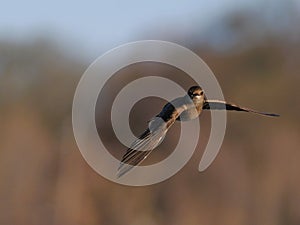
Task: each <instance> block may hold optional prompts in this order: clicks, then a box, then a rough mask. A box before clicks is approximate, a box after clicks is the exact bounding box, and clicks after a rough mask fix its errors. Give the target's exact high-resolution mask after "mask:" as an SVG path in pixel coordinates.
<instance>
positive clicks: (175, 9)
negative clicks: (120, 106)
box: [0, 0, 258, 55]
mask: <svg viewBox="0 0 300 225" xmlns="http://www.w3.org/2000/svg"><path fill="white" fill-rule="evenodd" d="M256 1H258V0H255V1H251V0H238V1H237V0H210V1H199V0H186V1H171V0H165V1H158V0H152V1H141V0H139V1H138V0H132V1H128V0H126V1H115V0H112V1H81V2H79V3H78V2H76V1H59V0H52V1H47V2H46V1H45V2H43V1H37V0H27V1H16V0H11V1H5V2H2V3H1V13H0V40H1V39H9V40H15V41H24V40H25V41H26V40H32V39H33V38H34V37H36V36H42V37H49V39H53V40H56V41H58V42H61V43H63V44H64V45H66V46H69V47H70V46H71V47H73V48H78V49H79V50H82V51H85V52H86V53H88V54H91V55H94V54H98V53H101V52H103V51H106V50H109V49H111V48H113V47H115V46H117V45H120V44H123V43H126V42H129V41H134V40H139V39H156V38H160V36H159V35H158V34H157V35H156V29H157V30H158V31H159V32H158V31H157V33H161V32H164V31H165V32H166V33H168V32H172V31H174V32H177V33H181V34H182V35H184V33H185V32H186V31H188V30H190V29H195V27H196V29H199V30H201V29H203V28H204V27H205V26H207V25H208V24H209V23H210V22H211V21H213V20H214V19H216V18H218V16H220V15H222V14H223V13H224V12H227V11H230V10H233V9H235V8H239V7H240V8H245V7H252V6H254V5H255V2H256ZM149 30H150V31H151V35H150V33H149V36H147V32H148V31H149Z"/></svg>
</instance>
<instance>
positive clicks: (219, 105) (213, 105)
mask: <svg viewBox="0 0 300 225" xmlns="http://www.w3.org/2000/svg"><path fill="white" fill-rule="evenodd" d="M203 109H210V110H214V109H216V110H224V109H225V110H233V111H243V112H251V113H256V114H260V115H264V116H279V115H278V114H275V113H266V112H258V111H256V110H253V109H248V108H244V107H240V106H237V105H234V104H230V103H227V102H224V101H219V100H207V101H206V102H205V103H204V105H203Z"/></svg>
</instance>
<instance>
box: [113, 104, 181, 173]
mask: <svg viewBox="0 0 300 225" xmlns="http://www.w3.org/2000/svg"><path fill="white" fill-rule="evenodd" d="M183 111H184V108H183V107H177V108H176V109H175V107H174V106H173V105H172V104H170V103H168V104H167V105H166V106H165V107H164V109H163V111H162V112H161V113H160V114H159V115H158V116H157V117H154V118H153V119H152V120H150V122H149V128H148V129H147V130H145V132H144V133H143V134H142V135H141V136H140V137H139V138H138V139H136V140H135V141H134V142H133V143H132V144H131V146H130V148H128V149H127V152H126V153H125V155H124V156H123V158H122V160H121V163H120V166H119V168H118V172H117V177H118V178H119V177H121V176H123V175H124V174H126V173H127V172H128V171H130V170H131V169H133V168H134V167H135V166H138V165H139V164H140V163H141V162H142V161H144V160H145V159H146V158H147V156H148V155H149V154H150V153H151V152H152V151H153V149H154V148H156V147H157V146H158V145H159V144H160V143H161V141H162V140H163V138H164V137H165V135H166V133H167V131H168V130H169V128H170V127H171V126H172V124H173V123H174V122H175V121H176V118H177V117H178V116H179V115H180V114H181V113H182V112H183Z"/></svg>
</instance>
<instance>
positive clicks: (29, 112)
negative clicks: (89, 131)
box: [0, 0, 300, 225]
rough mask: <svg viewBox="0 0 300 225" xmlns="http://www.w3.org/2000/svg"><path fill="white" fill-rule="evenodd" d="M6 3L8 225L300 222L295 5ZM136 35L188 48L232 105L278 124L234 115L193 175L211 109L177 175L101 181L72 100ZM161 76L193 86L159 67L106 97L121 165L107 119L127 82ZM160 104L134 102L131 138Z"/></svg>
mask: <svg viewBox="0 0 300 225" xmlns="http://www.w3.org/2000/svg"><path fill="white" fill-rule="evenodd" d="M1 8H2V10H1V14H0V124H1V129H0V224H3V225H4V224H5V225H22V224H24V225H27V224H32V225H35V224H36V225H39V224H44V225H47V224H49V225H61V224H64V225H68V224H69V225H76V224H78V225H81V224H88V225H93V224H101V225H102V224H103V225H126V224H128V225H129V224H130V225H140V224H143V225H152V224H153V225H154V224H173V225H179V224H205V225H207V224H222V225H226V224H228V225H235V224H246V225H252V224H264V225H279V224H284V225H287V224H289V225H298V224H300V177H299V171H300V163H299V162H300V151H299V146H300V139H299V137H300V126H299V125H300V124H299V113H300V104H299V103H300V102H299V94H298V92H299V81H300V76H299V65H300V26H299V21H300V1H299V0H286V1H281V0H262V1H261V0H254V1H251V0H239V1H236V0H221V1H217V0H212V1H196V0H195V1H193V0H191V1H180V2H174V1H169V0H167V1H157V0H154V1H148V2H141V1H137V0H133V1H122V2H117V1H85V2H81V3H76V2H74V1H63V2H61V1H57V0H54V1H51V2H41V1H34V0H29V1H23V2H20V1H6V2H3V3H2V4H1ZM142 39H160V40H166V41H173V42H175V43H178V44H180V45H183V46H185V47H187V48H190V49H191V50H193V51H194V52H195V53H197V54H198V55H199V56H200V57H201V58H202V59H204V60H205V62H206V63H207V64H208V65H209V66H210V68H211V69H212V70H213V72H214V73H215V75H216V77H217V79H218V80H219V83H220V85H221V87H222V88H223V93H224V96H225V99H227V100H229V101H230V102H235V103H237V104H240V105H243V106H247V107H252V108H255V109H258V110H261V111H271V112H276V113H279V114H281V117H280V118H275V119H274V118H267V117H261V116H257V115H250V114H245V113H238V112H231V113H228V124H227V131H226V136H225V139H224V142H223V145H222V148H221V151H220V153H219V155H218V156H217V158H216V160H215V161H214V162H213V164H212V165H211V166H210V167H209V168H208V170H206V171H205V172H203V173H199V172H198V170H197V168H198V163H199V161H200V159H201V156H202V153H203V149H204V148H205V145H206V142H207V137H208V135H209V130H210V121H209V120H210V115H209V113H204V114H203V115H202V116H201V118H200V121H201V137H200V142H199V144H198V148H197V150H196V152H195V154H194V156H193V158H192V159H191V160H190V161H189V163H188V164H187V165H186V166H185V167H184V168H183V169H182V170H181V171H180V172H179V173H178V174H176V175H175V176H173V177H172V178H170V179H169V180H167V181H164V182H162V183H159V184H156V185H152V186H147V187H127V186H122V185H118V184H115V183H112V182H110V181H108V180H106V179H104V178H103V177H101V176H99V175H98V174H97V173H96V172H94V171H93V170H92V169H91V168H90V167H89V166H88V165H87V163H86V162H85V161H84V159H83V157H82V156H81V154H80V152H79V150H78V148H77V146H76V143H75V140H74V137H73V133H72V124H71V109H72V100H73V94H74V91H75V88H76V85H77V84H78V82H79V79H80V77H81V75H82V74H83V72H84V71H85V70H86V68H87V67H88V65H89V64H90V63H92V62H93V61H94V60H95V59H96V58H97V57H98V56H100V55H101V54H103V53H104V52H105V51H107V50H109V49H111V48H113V47H116V46H118V45H120V44H124V43H126V42H129V41H135V40H142ZM153 74H156V75H161V76H165V77H172V78H173V80H175V81H176V82H178V83H179V84H181V85H182V86H183V87H184V88H187V87H188V86H189V85H190V84H192V83H193V82H192V81H191V80H189V78H187V76H186V74H183V73H182V72H181V71H178V70H177V69H176V68H172V67H170V66H167V65H161V64H155V63H144V64H138V65H132V66H129V67H128V68H124V69H123V70H121V71H119V72H118V73H117V74H115V76H114V77H113V78H112V79H111V80H110V81H109V82H108V84H107V85H106V89H105V90H104V91H103V92H102V93H101V95H100V96H99V99H103V98H104V99H105V101H102V102H100V101H99V104H98V105H97V115H96V120H97V126H98V129H99V136H100V137H101V139H103V140H104V141H105V143H106V145H107V146H110V147H111V148H110V149H112V154H114V155H115V156H116V157H121V155H122V154H123V153H124V152H125V150H126V148H125V147H124V146H122V145H121V144H120V143H119V142H118V141H117V140H116V138H115V136H114V134H113V132H112V130H111V124H109V123H108V122H106V121H107V119H105V118H109V115H110V108H109V106H110V105H111V101H112V100H113V98H114V96H115V95H116V94H117V93H118V90H120V88H122V85H125V84H126V83H128V82H129V81H131V80H132V79H136V78H137V77H141V76H147V75H153ZM150 103H151V104H150ZM164 103H165V102H164V101H162V100H161V99H153V98H152V99H148V98H147V99H144V100H141V101H140V102H139V103H138V104H136V106H135V107H134V108H133V110H132V113H131V118H132V120H131V121H130V124H131V127H132V129H133V131H134V132H135V133H136V134H138V133H140V132H141V131H142V130H143V129H144V128H145V127H146V124H147V123H146V121H148V120H149V118H151V117H152V116H153V115H155V114H156V113H157V112H159V111H160V109H161V107H162V106H163V104H164ZM149 105H150V107H149ZM145 107H147V110H145ZM145 112H146V113H145ZM179 129H180V124H176V125H175V126H174V128H172V130H171V131H170V132H169V133H168V136H167V138H166V139H165V141H164V143H163V144H162V145H161V146H160V147H159V150H160V151H155V152H154V153H153V156H151V157H150V158H149V161H147V162H146V164H147V163H151V162H152V161H155V160H160V159H162V158H164V157H166V156H167V155H168V154H169V153H170V152H171V151H172V148H171V147H172V146H175V145H176V143H177V142H176V141H177V138H178V135H179V134H178V131H179ZM151 160H152V161H151Z"/></svg>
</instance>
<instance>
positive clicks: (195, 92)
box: [187, 86, 205, 101]
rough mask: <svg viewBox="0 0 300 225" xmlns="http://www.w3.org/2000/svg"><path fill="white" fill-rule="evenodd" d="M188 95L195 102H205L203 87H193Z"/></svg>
mask: <svg viewBox="0 0 300 225" xmlns="http://www.w3.org/2000/svg"><path fill="white" fill-rule="evenodd" d="M187 94H188V95H189V96H190V98H191V99H192V100H193V101H204V99H205V95H204V92H203V90H202V88H201V87H199V86H192V87H190V89H189V90H188V92H187Z"/></svg>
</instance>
